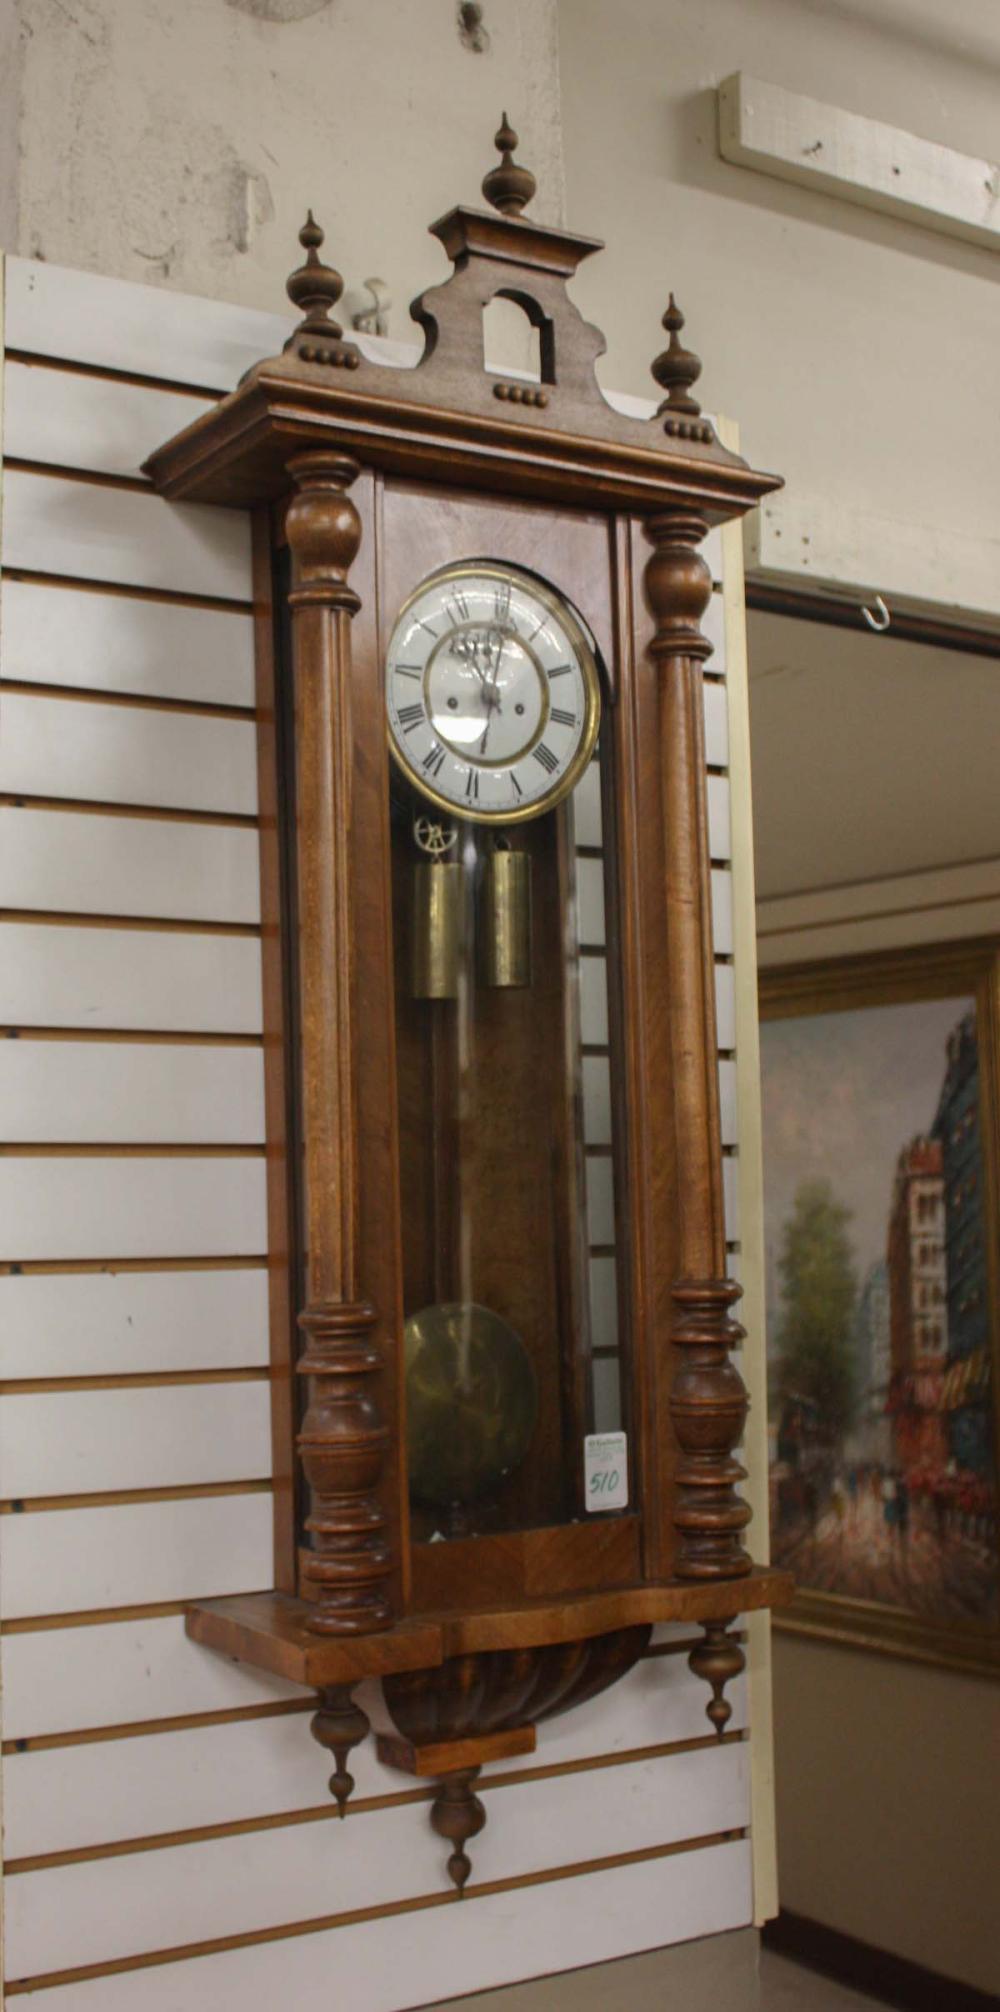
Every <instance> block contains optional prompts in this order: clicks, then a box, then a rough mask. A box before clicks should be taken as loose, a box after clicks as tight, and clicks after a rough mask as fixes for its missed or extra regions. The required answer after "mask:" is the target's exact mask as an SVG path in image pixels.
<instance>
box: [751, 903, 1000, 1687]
mask: <svg viewBox="0 0 1000 2012" xmlns="http://www.w3.org/2000/svg"><path fill="white" fill-rule="evenodd" d="M760 985H761V1022H762V1024H761V1069H762V1078H763V1128H764V1211H765V1214H764V1221H765V1238H766V1291H767V1325H768V1378H769V1407H770V1411H769V1420H768V1429H769V1447H770V1500H771V1533H772V1554H773V1558H774V1562H775V1564H777V1565H780V1566H783V1567H785V1568H787V1569H788V1570H790V1571H791V1572H793V1573H794V1575H795V1580H796V1586H797V1591H796V1597H795V1600H794V1602H793V1603H792V1606H791V1607H790V1608H789V1609H787V1610H786V1611H785V1613H783V1614H782V1615H780V1616H776V1622H775V1624H776V1625H777V1626H779V1627H784V1628H789V1629H793V1630H795V1631H796V1632H797V1633H808V1634H813V1635H822V1636H825V1637H827V1638H828V1639H835V1640H841V1641H858V1642H863V1643H865V1644H867V1645H868V1646H870V1647H871V1648H874V1649H879V1650H882V1651H885V1652H888V1653H892V1654H898V1655H905V1656H910V1657H915V1658H919V1659H920V1660H923V1661H927V1662H934V1663H942V1664H948V1665H950V1666H952V1667H959V1668H962V1669H966V1670H978V1671H981V1672H984V1673H985V1672H990V1673H998V1674H1000V1606H998V1590H1000V1563H998V1544H997V1474H998V1469H1000V1433H998V1419H997V1404H996V1390H997V1384H998V1365H1000V1351H998V1329H1000V1250H998V1196H1000V1179H998V1176H1000V1102H998V1097H1000V1091H998V1085H1000V943H998V942H996V941H989V942H984V941H975V942H967V943H954V944H944V945H940V946H937V947H931V948H925V947H920V948H919V949H915V950H907V951H894V952H891V953H886V954H881V953H880V954H878V955H876V956H866V957H856V958H841V959H836V960H831V961H828V962H824V963H814V964H801V965H796V966H793V967H782V968H778V969H775V970H773V971H764V972H762V973H761V981H760Z"/></svg>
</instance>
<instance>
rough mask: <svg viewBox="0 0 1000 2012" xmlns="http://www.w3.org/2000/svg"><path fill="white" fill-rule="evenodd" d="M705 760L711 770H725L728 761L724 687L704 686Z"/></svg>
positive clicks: (726, 711)
mask: <svg viewBox="0 0 1000 2012" xmlns="http://www.w3.org/2000/svg"><path fill="white" fill-rule="evenodd" d="M704 694H705V760H706V761H707V762H708V764H709V766H710V767H711V768H725V767H726V766H727V764H728V761H729V709H728V706H727V703H726V687H725V685H712V684H706V685H705V686H704Z"/></svg>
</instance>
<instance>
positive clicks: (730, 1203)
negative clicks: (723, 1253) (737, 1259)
mask: <svg viewBox="0 0 1000 2012" xmlns="http://www.w3.org/2000/svg"><path fill="white" fill-rule="evenodd" d="M722 1206H723V1213H724V1215H725V1219H726V1242H727V1244H738V1243H739V1240H740V1180H739V1162H738V1160H735V1159H732V1158H727V1159H724V1160H723V1162H722Z"/></svg>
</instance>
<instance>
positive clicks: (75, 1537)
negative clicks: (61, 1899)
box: [3, 1493, 274, 1850]
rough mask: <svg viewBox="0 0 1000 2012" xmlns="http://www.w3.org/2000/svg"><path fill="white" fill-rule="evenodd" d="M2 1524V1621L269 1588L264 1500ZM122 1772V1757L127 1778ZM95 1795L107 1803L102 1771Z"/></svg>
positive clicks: (64, 1514)
mask: <svg viewBox="0 0 1000 2012" xmlns="http://www.w3.org/2000/svg"><path fill="white" fill-rule="evenodd" d="M4 1523H5V1525H6V1526H7V1527H6V1529H5V1533H4V1583H3V1611H4V1619H5V1620H8V1621H11V1620H16V1619H19V1618H24V1617H26V1616H27V1615H33V1614H70V1613H74V1612H76V1611H77V1610H79V1611H80V1612H85V1611H88V1610H90V1609H92V1608H102V1607H132V1606H153V1605H155V1604H156V1602H157V1601H159V1600H197V1599H205V1598H210V1597H212V1596H213V1595H215V1594H223V1593H253V1592H259V1591H260V1589H261V1588H262V1587H264V1586H269V1585H271V1584H272V1573H273V1570H274V1566H273V1546H272V1517H271V1497H270V1494H269V1493H261V1494H257V1495H247V1494H242V1495H218V1496H211V1495H208V1496H191V1497H189V1498H182V1499H181V1500H180V1501H175V1502H129V1503H122V1504H120V1505H116V1506H113V1507H108V1508H100V1509H44V1510H38V1511H36V1512H33V1513H31V1514H28V1515H24V1516H7V1517H5V1518H4ZM178 1737H179V1736H178ZM80 1751H81V1752H82V1751H84V1749H82V1748H81V1749H80ZM86 1751H87V1752H93V1751H95V1749H93V1748H87V1749H86ZM36 1758H37V1756H36ZM105 1758H106V1756H105ZM131 1766H132V1751H131V1749H130V1750H129V1770H130V1769H131ZM130 1784H131V1774H130V1772H129V1771H128V1770H127V1771H124V1772H123V1775H122V1778H121V1779H120V1781H119V1782H118V1785H117V1793H118V1794H119V1795H121V1796H123V1797H124V1798H125V1801H126V1803H127V1802H128V1801H129V1798H130V1793H131V1788H130ZM231 1787H232V1784H230V1788H231ZM105 1792H106V1793H108V1794H110V1770H109V1771H108V1772H107V1773H106V1775H105ZM78 1814H79V1813H78ZM17 1848H18V1849H19V1850H26V1849H30V1848H31V1847H30V1846H24V1845H20V1846H18V1847H17Z"/></svg>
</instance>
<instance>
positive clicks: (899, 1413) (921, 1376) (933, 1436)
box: [886, 1137, 948, 1476]
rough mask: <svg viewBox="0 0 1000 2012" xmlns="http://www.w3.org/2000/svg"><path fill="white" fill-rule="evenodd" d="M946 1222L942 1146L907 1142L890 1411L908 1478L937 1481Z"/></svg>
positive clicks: (896, 1189)
mask: <svg viewBox="0 0 1000 2012" xmlns="http://www.w3.org/2000/svg"><path fill="white" fill-rule="evenodd" d="M944 1218H945V1205H944V1174H943V1156H942V1148H941V1140H940V1138H924V1137H917V1138H915V1139H911V1141H910V1143H909V1145H908V1146H904V1148H903V1151H902V1152H901V1153H900V1156H899V1159H898V1161H897V1163H896V1176H895V1180H894V1182H893V1191H892V1207H891V1211H890V1216H889V1242H888V1250H887V1261H886V1269H887V1273H888V1280H889V1352H890V1362H891V1372H890V1381H889V1400H888V1409H889V1412H890V1414H891V1417H892V1427H893V1447H894V1454H895V1458H896V1460H897V1461H898V1463H899V1465H900V1466H901V1467H902V1468H903V1469H904V1470H905V1471H906V1472H907V1473H909V1474H911V1475H916V1474H917V1473H921V1474H924V1475H927V1476H930V1475H933V1474H938V1473H940V1472H941V1471H942V1470H943V1468H944V1466H945V1463H946V1461H947V1458H948V1448H947V1441H946V1437H945V1431H944V1420H943V1415H942V1412H941V1393H942V1387H943V1370H944V1364H945V1359H946V1355H947V1347H948V1330H947V1305H946V1285H947V1273H946V1268H945V1245H944Z"/></svg>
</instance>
